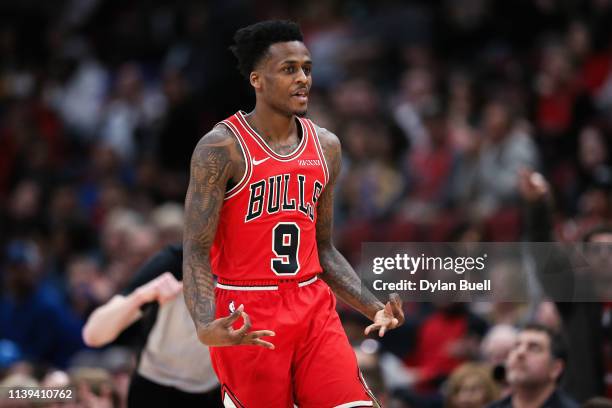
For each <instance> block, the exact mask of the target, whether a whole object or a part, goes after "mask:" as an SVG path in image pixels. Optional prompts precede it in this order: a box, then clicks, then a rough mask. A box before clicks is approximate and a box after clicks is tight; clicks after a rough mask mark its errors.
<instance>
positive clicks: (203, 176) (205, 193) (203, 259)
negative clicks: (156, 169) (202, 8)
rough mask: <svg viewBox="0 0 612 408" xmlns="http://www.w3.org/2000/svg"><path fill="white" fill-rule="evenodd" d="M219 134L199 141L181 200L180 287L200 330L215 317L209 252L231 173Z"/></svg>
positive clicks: (223, 138) (223, 137)
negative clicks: (183, 200) (182, 204)
mask: <svg viewBox="0 0 612 408" xmlns="http://www.w3.org/2000/svg"><path fill="white" fill-rule="evenodd" d="M231 143H232V140H231V139H229V138H228V137H227V136H226V135H225V134H224V133H223V132H221V131H213V132H211V133H209V134H208V135H206V136H205V137H203V138H202V140H200V142H199V143H198V145H197V146H196V148H195V151H194V153H193V157H192V159H191V178H190V180H189V188H188V190H187V197H186V199H185V231H184V235H183V288H184V296H185V303H186V305H187V309H188V310H189V312H190V313H191V317H192V319H193V320H194V322H195V325H196V328H197V329H200V328H203V327H205V326H206V325H207V324H209V323H210V322H212V321H213V320H214V318H215V303H214V281H213V276H212V272H211V267H210V260H209V252H210V247H211V246H212V244H213V240H214V238H215V234H216V231H217V224H218V221H219V213H220V211H221V205H222V204H223V198H224V194H225V186H226V184H227V182H228V180H229V179H230V177H231V174H232V161H231V159H230V153H229V148H228V146H229V145H230V144H231Z"/></svg>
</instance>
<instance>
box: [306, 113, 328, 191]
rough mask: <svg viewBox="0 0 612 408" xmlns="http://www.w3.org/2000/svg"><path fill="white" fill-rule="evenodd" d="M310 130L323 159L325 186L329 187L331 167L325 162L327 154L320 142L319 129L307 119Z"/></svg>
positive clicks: (318, 152)
mask: <svg viewBox="0 0 612 408" xmlns="http://www.w3.org/2000/svg"><path fill="white" fill-rule="evenodd" d="M305 122H306V124H307V126H308V128H309V129H310V134H311V135H312V139H313V140H314V144H315V146H316V148H317V154H318V155H319V158H320V159H321V168H322V169H323V174H324V176H325V185H326V186H327V183H328V182H329V167H327V160H325V153H324V151H323V147H322V146H321V141H320V140H319V133H318V132H317V129H316V128H315V125H314V123H312V121H311V120H309V119H306V120H305Z"/></svg>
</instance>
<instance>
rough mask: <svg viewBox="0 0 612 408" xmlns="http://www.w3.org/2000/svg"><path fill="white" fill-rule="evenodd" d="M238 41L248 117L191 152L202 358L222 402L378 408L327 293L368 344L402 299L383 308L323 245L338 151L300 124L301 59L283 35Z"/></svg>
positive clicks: (293, 37) (188, 264)
mask: <svg viewBox="0 0 612 408" xmlns="http://www.w3.org/2000/svg"><path fill="white" fill-rule="evenodd" d="M234 40H235V46H234V47H233V48H232V50H233V52H234V54H235V55H236V57H237V59H238V64H239V68H240V71H241V73H242V74H243V75H244V76H245V77H246V78H247V79H248V80H249V82H250V84H251V85H252V86H253V88H254V90H255V94H256V105H255V109H254V110H253V111H252V112H251V113H248V114H247V113H244V112H242V111H239V112H237V113H236V114H235V115H233V116H231V117H229V118H228V119H226V120H224V121H223V122H221V123H220V124H218V125H217V126H215V127H214V128H213V130H212V131H210V132H209V133H208V134H206V135H205V136H204V137H203V138H202V139H201V140H200V142H199V143H198V145H197V146H196V148H195V151H194V154H193V157H192V161H191V178H190V183H189V189H188V192H187V197H186V200H185V208H186V217H187V219H186V221H187V222H186V230H185V235H184V251H185V258H184V260H183V270H184V277H185V279H184V294H185V301H186V304H187V307H188V309H189V311H190V313H191V316H192V318H193V320H194V322H195V325H196V328H197V333H198V337H199V339H200V341H201V342H202V343H204V344H207V345H209V346H211V347H210V353H211V357H212V361H213V367H214V368H215V371H216V372H217V375H218V377H219V379H220V382H221V385H222V398H223V402H224V404H225V406H226V407H248V408H255V407H265V408H275V407H278V408H289V407H293V406H294V404H295V405H297V406H298V407H300V408H325V407H344V408H348V407H353V408H354V407H371V406H376V405H374V403H373V401H374V398H373V396H371V394H370V393H369V392H368V389H367V387H366V386H365V384H364V383H363V381H362V378H361V375H360V373H359V370H358V367H357V363H356V359H355V355H354V353H353V350H352V349H351V347H350V345H349V343H348V340H347V338H346V335H345V333H344V331H343V329H342V326H341V325H340V319H339V318H338V315H337V313H336V310H335V305H336V299H335V297H334V295H333V293H332V291H333V292H334V293H335V294H336V295H338V296H339V297H340V298H341V299H342V300H344V301H345V302H347V303H348V304H350V305H351V306H353V307H354V308H355V309H357V310H358V311H360V312H361V313H363V314H364V315H365V316H367V317H368V318H370V319H371V320H372V321H373V324H371V325H370V326H368V327H367V328H366V330H365V332H366V334H368V333H369V332H370V331H371V330H378V333H379V335H380V336H382V335H384V333H385V331H387V330H389V329H393V328H395V327H397V326H399V325H400V324H402V323H403V320H404V316H403V313H402V309H401V301H400V300H399V297H398V296H397V295H394V296H392V298H391V300H390V301H389V302H388V303H387V304H386V305H384V304H382V303H380V302H379V301H378V300H377V299H376V298H375V297H374V296H373V295H372V294H371V293H369V292H368V291H367V290H365V289H364V288H362V287H361V283H360V280H359V278H358V276H357V275H356V273H355V272H354V271H353V269H352V268H351V266H350V265H349V264H348V262H347V261H346V260H345V259H344V257H343V256H342V255H341V254H340V253H339V252H338V251H337V250H336V249H335V248H334V246H333V244H332V208H333V189H334V183H335V181H336V179H337V177H338V174H339V172H340V159H341V151H340V143H339V141H338V138H337V137H336V136H335V135H334V134H333V133H331V132H330V131H328V130H326V129H322V128H319V127H317V126H316V125H315V124H313V123H312V122H311V121H310V120H308V119H305V118H304V115H305V114H306V111H307V107H308V93H309V90H310V87H311V84H312V78H311V69H312V61H311V58H310V53H309V51H308V49H307V48H306V46H305V45H304V43H303V41H302V34H301V32H300V29H299V27H298V26H297V25H296V24H294V23H291V22H285V21H267V22H262V23H258V24H255V25H252V26H249V27H246V28H243V29H240V30H238V32H237V33H236V35H235V37H234ZM213 274H214V275H216V276H217V278H218V279H217V283H216V285H215V283H214V281H213ZM215 286H216V287H215ZM247 311H248V314H247ZM239 318H242V322H241V321H239Z"/></svg>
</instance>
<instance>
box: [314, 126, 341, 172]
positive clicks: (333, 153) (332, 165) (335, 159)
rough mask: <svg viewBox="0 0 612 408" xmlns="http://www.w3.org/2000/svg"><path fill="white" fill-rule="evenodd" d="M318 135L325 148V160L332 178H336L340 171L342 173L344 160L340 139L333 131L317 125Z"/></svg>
mask: <svg viewBox="0 0 612 408" xmlns="http://www.w3.org/2000/svg"><path fill="white" fill-rule="evenodd" d="M315 126H316V125H315ZM316 130H317V135H318V136H319V141H320V142H321V147H322V148H323V154H324V155H325V161H327V166H328V168H329V171H330V172H331V175H330V176H331V179H332V180H335V178H336V176H337V175H338V173H340V166H341V162H342V146H341V145H340V139H338V136H336V135H335V134H334V133H333V132H330V131H329V130H327V129H325V128H322V127H319V126H316Z"/></svg>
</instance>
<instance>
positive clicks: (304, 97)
mask: <svg viewBox="0 0 612 408" xmlns="http://www.w3.org/2000/svg"><path fill="white" fill-rule="evenodd" d="M291 97H292V98H297V100H298V101H300V102H301V103H306V102H308V89H306V88H304V89H300V90H298V91H296V92H294V93H292V94H291Z"/></svg>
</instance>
